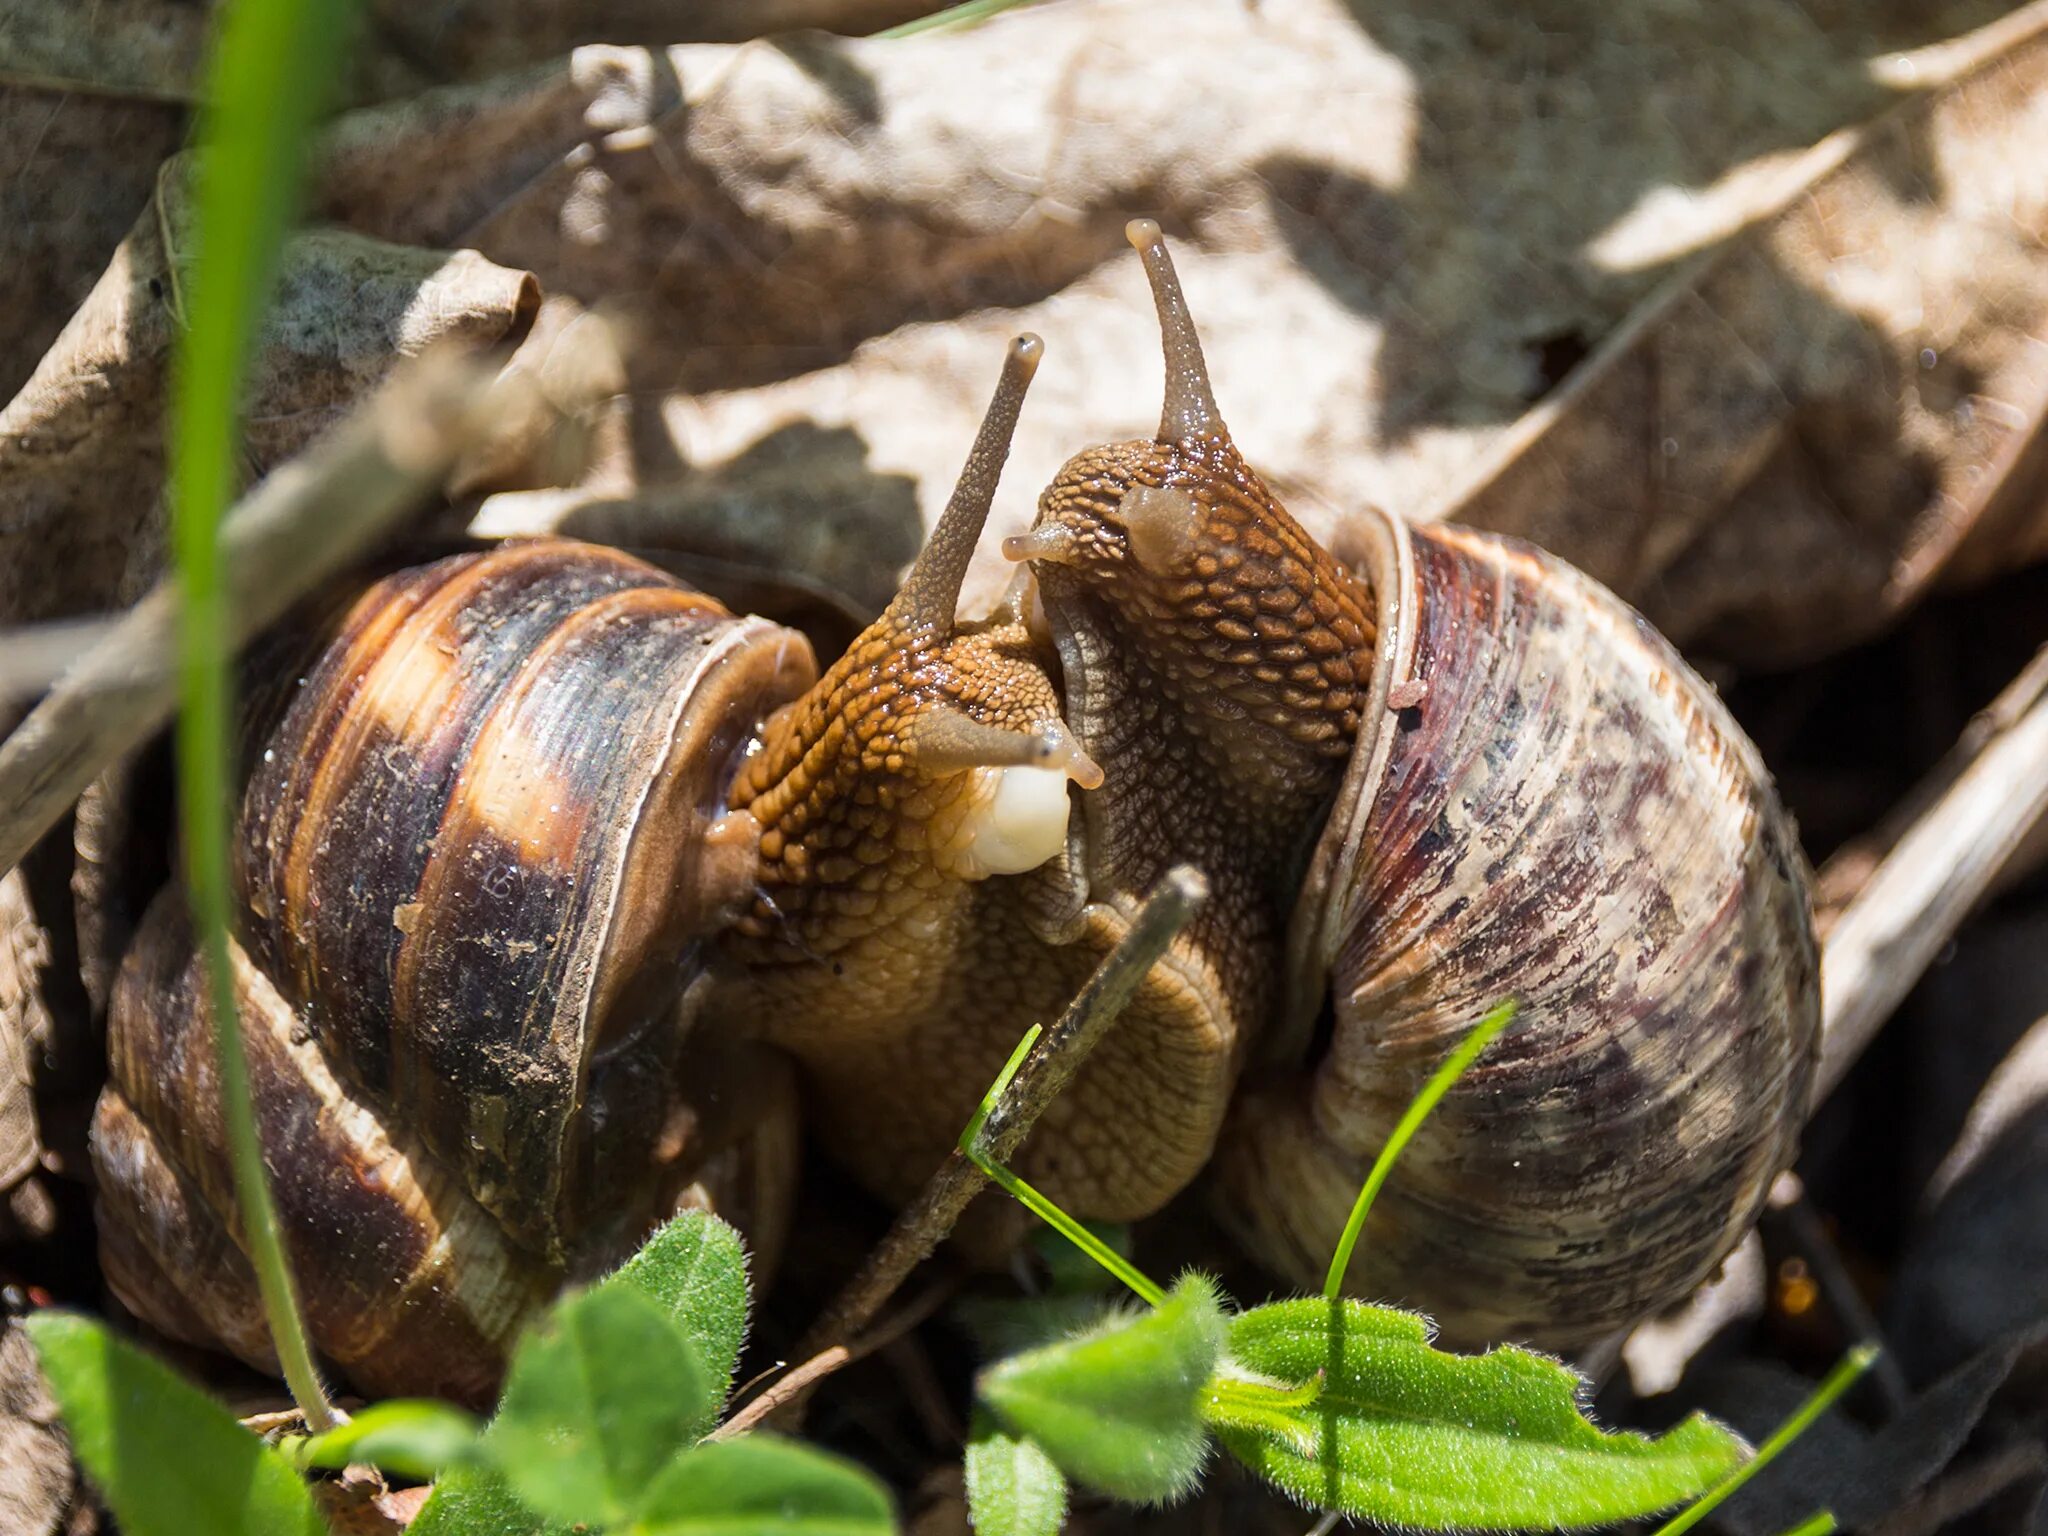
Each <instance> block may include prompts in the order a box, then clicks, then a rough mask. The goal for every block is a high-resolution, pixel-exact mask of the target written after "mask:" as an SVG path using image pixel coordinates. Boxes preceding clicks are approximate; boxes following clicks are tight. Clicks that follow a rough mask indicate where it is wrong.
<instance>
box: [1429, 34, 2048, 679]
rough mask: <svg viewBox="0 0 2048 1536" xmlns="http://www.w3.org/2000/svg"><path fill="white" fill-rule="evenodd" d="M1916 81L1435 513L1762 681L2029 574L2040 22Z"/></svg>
mask: <svg viewBox="0 0 2048 1536" xmlns="http://www.w3.org/2000/svg"><path fill="white" fill-rule="evenodd" d="M1929 68H1930V69H1932V68H1949V69H1958V68H1960V69H1961V70H1962V71H1963V72H1962V73H1961V74H1960V76H1959V78H1957V79H1956V80H1955V82H1954V83H1953V84H1952V85H1949V86H1947V87H1946V88H1944V89H1939V90H1936V91H1934V92H1933V93H1932V94H1929V95H1924V96H1919V97H1915V98H1912V99H1909V100H1908V101H1906V102H1904V103H1902V104H1901V105H1900V106H1899V107H1898V108H1896V109H1895V110H1893V111H1892V112H1890V113H1888V114H1886V115H1885V116H1883V117H1881V118H1879V119H1878V120H1876V121H1875V122H1873V123H1871V124H1870V125H1868V126H1867V127H1863V128H1859V129H1855V130H1852V131H1849V132H1846V133H1843V134H1839V135H1836V136H1835V137H1833V138H1830V139H1829V140H1827V141H1825V142H1823V143H1821V144H1819V145H1817V146H1816V147H1815V148H1814V149H1813V150H1812V151H1811V152H1810V153H1808V154H1806V155H1804V156H1802V157H1800V159H1799V160H1797V161H1796V162H1795V163H1794V164H1793V165H1791V166H1789V167H1787V168H1786V172H1785V174H1783V175H1782V176H1781V177H1778V178H1774V179H1773V182H1772V184H1771V185H1770V186H1769V187H1768V188H1767V189H1765V190H1766V195H1765V196H1764V197H1763V198H1762V199H1760V201H1761V203H1762V206H1761V207H1760V209H1759V211H1758V214H1757V217H1756V219H1755V220H1754V222H1752V223H1751V224H1750V225H1749V226H1748V227H1747V228H1745V229H1743V230H1742V231H1741V232H1740V233H1739V234H1737V235H1736V236H1735V237H1734V238H1733V239H1731V240H1729V241H1728V242H1726V243H1725V244H1723V245H1721V246H1719V247H1718V248H1716V249H1715V250H1714V251H1712V252H1711V253H1710V254H1709V255H1708V256H1707V257H1706V258H1705V259H1704V260H1702V261H1700V262H1698V263H1697V264H1695V265H1693V266H1691V267H1689V268H1687V269H1685V270H1683V271H1682V272H1681V273H1680V274H1679V275H1678V276H1677V277H1676V278H1674V279H1673V280H1672V281H1671V282H1669V283H1668V284H1667V285H1666V286H1665V287H1664V288H1663V289H1662V291H1661V292H1659V293H1658V294H1657V295H1656V296H1655V297H1653V298H1652V299H1651V300H1649V301H1648V302H1646V303H1645V304H1644V305H1643V306H1642V307H1641V308H1640V309H1639V310H1638V311H1637V312H1636V313H1635V314H1633V315H1631V316H1630V317H1629V319H1628V320H1627V321H1626V322H1625V323H1624V325H1623V327H1622V328H1621V329H1620V330H1619V331H1617V332H1616V333H1614V335H1613V336H1612V337H1610V339H1609V341H1608V343H1607V345H1606V346H1605V347H1603V348H1602V349H1601V351H1600V352H1599V353H1598V354H1597V355H1596V356H1594V357H1593V358H1592V359H1590V360H1589V361H1588V362H1587V364H1586V366H1585V367H1584V368H1583V369H1582V370H1581V371H1580V372H1579V373H1578V374H1577V375H1576V376H1575V377H1574V378H1573V379H1572V380H1571V382H1570V384H1569V385H1568V386H1567V387H1566V388H1565V389H1563V390H1561V391H1560V392H1559V393H1558V394H1557V395H1556V396H1555V397H1554V398H1553V399H1552V400H1550V401H1548V402H1546V403H1545V404H1544V406H1543V407H1542V408H1540V409H1538V410H1537V411H1534V412H1532V413H1531V414H1530V416H1529V417H1528V418H1526V419H1525V420H1524V421H1523V422H1521V423H1520V424H1519V425H1518V426H1517V427H1516V429H1515V430H1514V431H1513V432H1511V433H1510V434H1509V435H1508V437H1507V439H1506V440H1505V441H1503V442H1502V443H1501V444H1500V445H1498V446H1497V448H1496V449H1495V451H1494V452H1493V453H1492V454H1491V455H1490V456H1489V458H1488V459H1487V461H1486V462H1485V463H1483V464H1482V465H1481V466H1480V467H1479V468H1478V470H1477V472H1476V473H1475V475H1474V476H1473V479H1472V482H1471V484H1470V485H1469V487H1468V488H1467V489H1466V490H1465V491H1464V492H1463V493H1462V494H1459V495H1457V496H1454V497H1452V498H1451V499H1450V500H1449V501H1448V502H1447V504H1446V510H1447V511H1448V513H1449V514H1450V515H1451V516H1453V517H1456V518H1458V519H1459V520H1461V521H1465V522H1471V523H1476V524H1478V525H1479V526H1481V527H1487V528H1496V529H1499V530H1501V531H1503V532H1508V533H1515V534H1520V535H1522V536H1523V537H1526V538H1530V539H1533V540H1535V541H1536V542H1537V543H1539V544H1544V545H1547V546H1549V547H1551V548H1554V549H1558V550H1562V551H1566V552H1569V554H1570V555H1571V557H1572V558H1573V559H1574V560H1576V561H1577V562H1578V563H1579V564H1581V565H1582V566H1584V567H1585V568H1586V569H1587V570H1588V571H1590V572H1591V573H1592V574H1594V575H1596V576H1598V577H1600V578H1601V579H1603V580H1605V581H1606V582H1607V583H1608V584H1609V585H1610V586H1612V587H1614V589H1615V590H1616V591H1618V592H1620V593H1621V594H1622V595H1623V596H1624V597H1627V598H1630V599H1631V600H1633V601H1634V602H1636V603H1637V604H1638V605H1639V606H1641V607H1642V608H1643V609H1644V611H1645V612H1646V613H1647V615H1648V616H1649V617H1650V619H1651V620H1652V621H1653V622H1655V623H1657V624H1658V625H1659V626H1660V627H1661V628H1663V629H1664V630H1665V632H1666V633H1667V634H1670V635H1672V636H1673V637H1674V638H1677V639H1679V640H1681V641H1682V640H1687V639H1695V640H1700V639H1703V640H1705V641H1706V642H1707V644H1708V645H1709V648H1711V649H1712V650H1713V651H1715V652H1716V653H1717V654H1720V655H1723V656H1727V657H1731V658H1733V659H1736V660H1739V661H1752V662H1759V663H1766V664H1768V663H1783V662H1786V661H1789V660H1795V659H1800V658H1803V657H1805V656H1810V655H1814V654H1817V653H1820V652H1822V651H1826V650H1830V649H1833V648H1835V647H1838V646H1841V645H1843V644H1846V643H1848V642H1850V641H1853V640H1858V639H1861V638H1864V637H1865V636H1866V635H1868V634H1871V633H1874V632H1875V631H1877V630H1878V629H1880V628H1882V627H1883V626H1884V624H1885V623H1886V622H1887V621H1889V620H1890V619H1892V618H1893V617H1895V616H1896V615H1897V614H1898V613H1899V612H1900V611H1901V610H1902V609H1904V608H1905V607H1906V606H1908V605H1909V604H1910V603H1912V602H1913V601H1914V600H1915V599H1917V598H1918V597H1919V596H1920V595H1921V594H1922V593H1923V592H1925V591H1926V590H1927V588H1928V586H1929V585H1930V584H1931V583H1932V582H1934V581H1936V580H1937V579H1941V578H1943V577H1949V578H1953V579H1970V578H1975V577H1981V576H1984V575H1987V574H1991V573H1994V572H1996V571H1998V570H2000V569H2004V568H2009V567H2011V566H2015V565H2019V564H2023V563H2025V562H2026V561H2028V560H2031V559H2033V558H2036V557H2038V556H2039V555H2040V554H2041V553H2043V552H2044V551H2048V466H2044V465H2043V463H2042V462H2040V455H2039V454H2038V453H2037V452H2035V451H2034V447H2033V445H2034V444H2035V443H2036V442H2037V441H2039V440H2040V438H2041V436H2042V424H2043V419H2044V415H2048V350H2044V348H2043V345H2042V343H2043V340H2044V338H2048V242H2044V236H2048V223H2044V215H2048V162H2044V161H2043V159H2042V157H2041V156H2040V155H2039V154H2038V153H2037V150H2038V146H2039V145H2040V143H2041V141H2042V135H2043V134H2044V133H2048V8H2044V7H2041V6H2034V7H2030V8H2029V9H2027V10H2026V11H2024V12H2022V13H2021V14H2019V15H2017V16H2015V17H2013V18H2011V19H2010V22H2009V24H2005V25H2001V26H1994V27H1989V28H1986V29H1985V31H1984V33H1983V34H1981V35H1980V36H1979V37H1977V38H1974V39H1969V40H1965V41H1963V42H1960V43H1958V44H1957V45H1956V47H1955V48H1954V50H1952V57H1950V58H1948V59H1943V60H1938V61H1936V62H1935V63H1933V64H1932V65H1930V66H1929ZM1612 243H1613V244H1614V245H1616V246H1619V245H1621V244H1623V240H1622V239H1620V238H1617V239H1616V240H1615V241H1613V242H1612ZM1623 259H1634V258H1630V257H1624V258H1623Z"/></svg>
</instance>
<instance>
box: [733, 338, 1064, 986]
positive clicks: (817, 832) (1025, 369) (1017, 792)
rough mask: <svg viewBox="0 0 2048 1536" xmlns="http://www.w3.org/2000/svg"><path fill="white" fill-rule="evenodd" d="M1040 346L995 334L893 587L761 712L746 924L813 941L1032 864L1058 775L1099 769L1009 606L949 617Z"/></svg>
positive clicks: (744, 795)
mask: <svg viewBox="0 0 2048 1536" xmlns="http://www.w3.org/2000/svg"><path fill="white" fill-rule="evenodd" d="M1043 350H1044V347H1043V343H1041V342H1040V341H1039V339H1038V338H1037V337H1036V336H1030V335H1025V336H1020V337H1018V338H1017V339H1016V340H1015V341H1013V342H1012V343H1011V344H1010V348H1009V351H1008V354H1007V356H1006V357H1005V360H1004V364H1003V371H1002V376H1001V380H1000V382H999V383H998V385H997V387H996V392H995V398H994V400H993V401H992V402H991V404H990V406H989V409H988V413H987V416H986V417H985V418H984V420H983V422H982V425H981V430H980V432H979V434H978V435H977V437H976V439H975V443H974V448H973V451H972V452H971V453H970V455H969V457H968V460H967V465H966V468H965V469H964V470H963V471H962V473H961V477H960V481H959V484H958V486H957V487H956V488H955V490H954V492H953V496H952V499H951V501H950V502H949V503H948V504H947V507H946V510H945V512H944V514H943V515H942V516H941V517H940V519H939V522H938V524H937V526H936V527H935V528H934V530H933V532H932V535H931V538H930V540H929V541H928V542H927V543H926V545H925V547H924V549H923V551H922V552H921V553H920V554H919V555H918V557H917V560H916V562H915V563H914V564H913V565H912V567H911V569H910V573H909V574H908V576H907V577H906V578H905V579H904V582H903V586H902V588H901V590H899V591H898V592H897V594H896V596H895V598H894V599H893V600H892V601H891V602H890V604H889V606H888V607H887V608H886V609H885V610H884V611H883V612H882V614H881V616H880V617H879V618H877V619H876V620H875V622H874V623H873V624H871V625H870V626H869V627H868V628H867V629H866V630H865V631H863V632H862V633H861V635H860V636H859V637H858V638H857V639H856V640H855V641H854V643H853V644H852V645H851V646H850V647H849V648H848V650H847V652H846V654H845V655H843V656H842V657H840V658H839V660H838V661H837V662H836V663H835V664H834V665H833V666H832V667H831V668H830V669H829V670H828V671H827V672H826V673H825V675H824V676H823V677H822V678H821V679H820V680H819V682H818V684H817V685H816V686H815V687H814V688H813V689H812V690H811V691H810V692H809V693H808V694H806V695H805V696H804V697H803V698H802V699H800V700H798V701H797V702H796V703H795V704H792V705H790V706H789V707H788V708H787V709H786V710H784V711H783V712H782V713H781V714H779V715H777V716H775V717H773V718H772V719H771V720H770V721H769V722H768V724H767V726H766V727H765V729H764V732H763V741H762V746H761V749H760V751H759V752H757V753H756V754H755V756H754V757H753V759H752V760H751V761H750V762H749V763H748V765H747V767H746V768H745V769H743V770H742V773H741V775H740V779H739V782H738V783H737V784H736V785H735V787H734V791H733V797H732V798H733V804H734V806H735V807H736V808H741V809H746V810H749V811H751V812H752V813H753V815H754V817H755V819H756V820H757V821H758V822H759V823H760V825H761V829H762V830H761V842H760V870H761V874H760V879H761V887H762V896H763V902H762V903H761V906H762V908H763V910H762V911H759V912H757V913H756V915H755V918H754V919H753V920H752V921H753V922H754V924H755V925H756V926H757V927H762V926H764V925H766V924H769V923H772V924H774V925H785V924H790V923H792V922H793V923H795V924H796V926H797V927H798V929H799V933H798V935H797V938H798V940H799V942H800V944H801V945H802V947H804V948H805V949H808V950H810V951H812V952H814V953H828V952H830V950H831V949H832V948H833V947H834V945H835V940H836V938H838V937H844V936H847V932H845V931H858V932H868V931H872V929H873V928H874V927H876V926H879V925H882V924H886V923H889V922H892V921H895V920H897V919H898V918H900V917H901V916H902V915H903V913H902V912H899V911H898V910H896V909H897V908H899V907H904V906H905V904H906V903H914V902H915V901H916V900H917V899H918V898H919V896H920V893H923V894H925V895H929V894H930V892H931V891H932V889H933V887H934V885H935V883H938V884H943V883H945V882H949V881H972V880H979V879H982V878H984V877H986V876H989V875H996V874H1015V873H1022V872H1023V871H1026V870H1030V869H1035V868H1036V867H1038V866H1039V865H1041V864H1043V863H1045V862H1046V861H1047V860H1048V859H1049V858H1051V857H1053V856H1054V855H1055V854H1057V853H1058V852H1060V851H1061V850H1062V849H1063V848H1064V847H1065V845H1066V830H1067V814H1068V803H1069V801H1068V795H1067V784H1068V783H1069V782H1070V781H1071V782H1073V783H1077V784H1080V785H1081V786H1082V787H1084V788H1092V787H1094V786H1095V785H1097V784H1099V783H1101V781H1102V774H1101V770H1100V769H1098V768H1097V767H1096V766H1095V764H1094V763H1093V762H1092V761H1091V760H1090V759H1089V757H1088V755H1087V754H1086V753H1085V752H1083V751H1082V750H1081V748H1080V745H1079V743H1078V742H1077V741H1076V739H1075V737H1074V735H1073V733H1072V732H1071V731H1070V730H1069V729H1068V728H1067V726H1066V724H1065V722H1064V721H1063V719H1062V718H1061V712H1060V699H1059V695H1058V693H1057V691H1056V690H1055V688H1054V685H1053V682H1052V679H1051V677H1050V676H1049V674H1048V671H1047V668H1046V666H1045V664H1044V661H1043V659H1042V655H1041V652H1040V649H1039V646H1038V644H1037V642H1035V641H1034V640H1033V639H1032V638H1031V636H1030V635H1029V633H1028V632H1027V630H1026V627H1025V625H1024V623H1023V622H1022V619H1021V617H1020V616H1019V615H1018V614H1016V613H1015V612H1014V611H1009V610H999V611H998V612H997V613H996V614H995V615H993V616H991V617H990V618H989V619H988V620H985V621H982V622H979V623H963V622H961V621H960V620H959V619H957V618H956V616H955V608H956V605H957V604H958V602H959V598H960V589H961V584H962V581H963V580H964V578H965V576H966V573H967V567H968V563H969V561H970V560H971V559H972V557H973V554H974V548H975V545H976V543H977V542H978V541H979V539H980V537H981V532H982V529H983V527H984V525H985V524H986V522H987V519H988V512H989V507H990V505H991V503H992V502H993V500H994V497H995V490H996V483H997V480H998V479H999V477H1000V475H1001V473H1002V467H1003V462H1004V460H1005V458H1006V457H1007V456H1008V453H1009V447H1010V439H1011V436H1012V434H1013V433H1014V431H1015V428H1016V424H1017V416H1018V412H1019V410H1020V408H1021V407H1022V405H1023V401H1024V393H1025V389H1026V387H1027V386H1028V385H1029V383H1030V381H1031V376H1032V374H1033V372H1034V371H1035V370H1036V368H1037V366H1038V360H1039V357H1040V356H1041V355H1042V353H1043ZM934 877H936V882H935V879H934ZM769 909H772V910H769Z"/></svg>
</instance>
